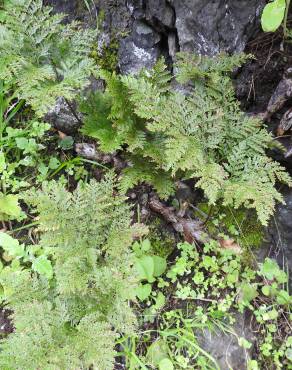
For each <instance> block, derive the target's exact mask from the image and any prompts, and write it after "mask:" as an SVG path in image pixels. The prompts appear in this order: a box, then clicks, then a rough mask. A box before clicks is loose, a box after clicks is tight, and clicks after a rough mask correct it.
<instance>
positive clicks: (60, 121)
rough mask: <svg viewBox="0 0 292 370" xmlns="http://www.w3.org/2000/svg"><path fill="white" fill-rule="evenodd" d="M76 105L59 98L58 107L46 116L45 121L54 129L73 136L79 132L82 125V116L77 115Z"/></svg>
mask: <svg viewBox="0 0 292 370" xmlns="http://www.w3.org/2000/svg"><path fill="white" fill-rule="evenodd" d="M75 108H76V107H75V104H74V103H72V104H71V103H69V102H67V101H65V99H64V98H59V99H58V100H57V102H56V105H55V107H54V108H53V109H51V110H50V111H49V112H48V113H47V114H46V116H45V120H46V121H47V122H49V123H50V124H51V125H52V126H53V127H54V128H56V129H57V130H59V131H62V132H63V133H64V134H66V135H72V134H74V133H76V132H77V131H78V129H79V128H80V126H81V124H82V115H81V114H80V113H76V109H75Z"/></svg>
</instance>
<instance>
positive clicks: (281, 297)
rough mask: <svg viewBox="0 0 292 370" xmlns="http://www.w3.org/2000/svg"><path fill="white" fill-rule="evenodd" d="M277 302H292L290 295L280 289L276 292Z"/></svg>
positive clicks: (283, 303) (284, 303) (282, 303)
mask: <svg viewBox="0 0 292 370" xmlns="http://www.w3.org/2000/svg"><path fill="white" fill-rule="evenodd" d="M277 303H278V304H281V305H287V304H291V303H292V297H291V296H290V295H289V294H288V292H286V290H280V291H279V292H278V294H277Z"/></svg>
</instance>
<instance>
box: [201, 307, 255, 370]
mask: <svg viewBox="0 0 292 370" xmlns="http://www.w3.org/2000/svg"><path fill="white" fill-rule="evenodd" d="M235 319H236V322H235V324H234V327H233V331H234V333H235V335H233V334H230V333H226V334H224V333H223V332H222V331H221V330H218V331H216V330H215V331H212V332H211V331H210V330H208V329H205V330H203V331H202V330H200V331H198V332H197V333H196V334H197V339H198V344H199V345H200V347H201V348H202V349H204V350H205V351H206V352H207V353H209V354H210V355H211V356H212V357H213V358H214V360H216V362H217V364H218V366H219V367H220V370H230V369H233V370H246V369H247V360H248V359H249V358H250V357H251V352H252V348H251V349H250V350H246V349H244V348H242V347H241V346H240V345H239V344H238V338H241V337H243V338H245V339H246V340H248V341H249V342H251V343H254V341H255V338H254V336H253V334H252V332H251V329H250V325H249V319H248V317H247V316H245V315H244V314H240V313H236V314H235Z"/></svg>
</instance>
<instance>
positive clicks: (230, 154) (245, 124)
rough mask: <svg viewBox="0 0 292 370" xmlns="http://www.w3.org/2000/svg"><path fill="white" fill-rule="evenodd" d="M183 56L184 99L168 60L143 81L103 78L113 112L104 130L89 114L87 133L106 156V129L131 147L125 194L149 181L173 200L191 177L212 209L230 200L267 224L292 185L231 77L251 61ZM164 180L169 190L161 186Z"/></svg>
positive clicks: (180, 62) (180, 59)
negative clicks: (279, 185) (177, 184)
mask: <svg viewBox="0 0 292 370" xmlns="http://www.w3.org/2000/svg"><path fill="white" fill-rule="evenodd" d="M177 57H178V58H177V59H178V61H177V65H176V66H175V68H174V70H175V71H176V75H175V78H176V80H177V82H180V83H183V84H185V87H184V88H185V89H186V93H185V94H183V93H181V92H180V91H179V88H177V87H176V88H174V86H178V85H177V83H176V84H175V82H174V81H173V79H172V78H171V76H170V74H169V73H168V72H167V71H166V67H165V65H163V63H162V61H159V62H158V64H157V65H156V66H155V67H154V69H153V70H151V71H145V70H144V71H142V72H141V73H140V74H139V75H138V76H130V75H128V76H117V75H116V74H109V73H107V72H102V74H101V75H102V76H103V77H104V78H105V81H106V83H107V89H106V94H107V98H106V99H107V101H109V100H110V98H112V106H111V108H108V112H109V113H108V112H107V113H106V117H105V120H106V123H105V124H103V122H105V121H103V120H100V123H99V122H98V121H97V120H95V121H93V120H91V119H90V115H88V121H87V124H86V125H85V127H84V129H83V132H84V133H87V134H89V135H91V136H93V137H96V138H97V139H98V141H99V144H100V148H101V150H106V147H105V140H104V138H105V134H104V132H102V134H101V132H100V130H101V129H102V130H105V131H106V132H107V134H108V136H107V139H109V137H110V136H111V137H113V138H114V139H113V141H114V140H116V138H118V140H119V147H118V148H122V147H126V148H127V150H128V153H129V158H130V161H131V163H132V164H131V167H129V168H127V169H126V170H125V171H124V173H123V179H122V189H123V191H126V190H127V189H128V188H131V187H133V186H134V185H136V184H137V183H138V182H143V181H144V182H146V183H150V184H152V185H153V186H154V187H155V188H156V190H157V191H158V192H159V194H160V195H161V196H163V197H164V198H166V197H167V196H169V195H171V194H172V192H173V189H174V188H173V186H169V183H170V181H173V180H175V179H181V178H188V179H190V178H192V179H194V180H196V186H197V187H199V188H201V189H202V190H203V191H204V193H205V196H206V197H207V198H208V200H209V202H210V203H211V204H214V203H216V202H218V201H221V200H223V202H224V203H225V204H226V205H232V206H234V207H236V208H238V207H240V206H245V207H247V208H255V209H256V211H257V213H258V217H259V220H260V221H261V222H262V223H263V224H265V225H266V224H267V222H268V219H269V217H270V216H271V215H272V213H273V211H274V208H275V204H276V202H277V201H282V197H281V195H280V194H279V193H278V191H277V190H276V188H275V185H276V180H279V181H281V182H283V183H286V184H288V185H292V181H291V178H290V177H289V175H288V174H286V173H285V171H284V169H283V168H282V167H281V166H280V165H279V164H277V163H276V162H273V161H272V160H270V159H269V158H268V157H267V155H266V151H267V149H269V148H270V147H272V146H273V145H274V143H273V138H272V136H271V134H269V133H268V132H267V130H266V129H265V127H263V126H262V123H261V122H260V121H259V120H257V119H254V118H252V117H247V116H246V115H245V114H244V113H243V112H242V111H241V109H240V106H239V103H238V102H237V100H236V98H235V95H234V89H233V86H232V83H231V79H230V77H229V76H228V73H230V72H231V71H232V70H233V69H234V68H235V67H238V66H240V65H241V64H242V63H243V62H244V61H245V60H246V59H247V58H250V56H245V55H234V56H231V57H229V56H227V55H223V54H222V55H220V56H217V57H216V58H210V57H205V56H195V55H191V54H187V53H180V54H178V56H177ZM181 88H182V86H181V87H180V89H181ZM99 101H100V102H101V103H102V98H101V97H99ZM97 107H98V109H97V112H98V111H99V105H97ZM91 110H92V111H93V112H95V108H94V107H91ZM89 111H90V109H89ZM85 112H86V111H85ZM91 115H92V113H91ZM116 148H117V147H116ZM157 175H158V176H160V179H164V180H163V181H165V184H166V186H164V187H162V181H160V182H157V178H158V177H157ZM172 179H173V180H172Z"/></svg>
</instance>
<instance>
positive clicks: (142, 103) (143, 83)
mask: <svg viewBox="0 0 292 370" xmlns="http://www.w3.org/2000/svg"><path fill="white" fill-rule="evenodd" d="M121 81H122V83H123V84H124V85H125V86H126V87H127V89H128V91H129V99H130V101H131V102H132V104H133V106H134V112H135V113H136V114H137V116H139V117H141V118H144V119H152V117H153V116H155V113H156V107H157V106H158V105H159V100H160V92H159V89H158V88H157V87H156V86H155V85H153V84H152V83H151V82H150V81H147V80H146V79H145V78H137V77H134V76H129V75H127V76H122V77H121Z"/></svg>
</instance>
